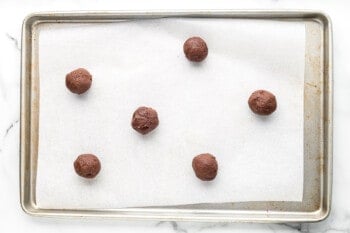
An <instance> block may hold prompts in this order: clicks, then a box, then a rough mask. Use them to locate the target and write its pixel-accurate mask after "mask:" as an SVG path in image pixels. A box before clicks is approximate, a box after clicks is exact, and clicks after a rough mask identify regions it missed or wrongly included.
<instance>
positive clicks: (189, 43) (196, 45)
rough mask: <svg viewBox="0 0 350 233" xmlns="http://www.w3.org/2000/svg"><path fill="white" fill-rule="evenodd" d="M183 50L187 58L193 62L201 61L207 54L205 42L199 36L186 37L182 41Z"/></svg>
mask: <svg viewBox="0 0 350 233" xmlns="http://www.w3.org/2000/svg"><path fill="white" fill-rule="evenodd" d="M183 50H184V53H185V55H186V57H187V59H188V60H190V61H194V62H201V61H203V60H204V59H205V58H206V57H207V55H208V47H207V44H206V43H205V41H204V40H203V39H202V38H200V37H191V38H189V39H187V40H186V41H185V43H184V46H183Z"/></svg>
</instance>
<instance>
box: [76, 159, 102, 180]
mask: <svg viewBox="0 0 350 233" xmlns="http://www.w3.org/2000/svg"><path fill="white" fill-rule="evenodd" d="M74 169H75V172H76V173H77V174H78V175H79V176H81V177H84V178H88V179H91V178H94V177H95V176H97V174H98V173H99V172H100V170H101V163H100V160H98V158H97V157H96V156H95V155H93V154H82V155H79V156H78V158H77V159H76V160H75V161H74Z"/></svg>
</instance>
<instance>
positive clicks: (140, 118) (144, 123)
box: [131, 107, 159, 134]
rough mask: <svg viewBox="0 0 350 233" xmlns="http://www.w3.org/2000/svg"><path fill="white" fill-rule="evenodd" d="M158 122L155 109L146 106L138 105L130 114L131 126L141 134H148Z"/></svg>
mask: <svg viewBox="0 0 350 233" xmlns="http://www.w3.org/2000/svg"><path fill="white" fill-rule="evenodd" d="M158 124H159V120H158V114H157V112H156V110H154V109H153V108H148V107H139V108H138V109H136V111H135V112H134V114H133V115H132V121H131V126H132V127H133V128H134V130H136V131H137V132H139V133H141V134H148V133H149V132H151V131H152V130H154V129H155V128H157V126H158Z"/></svg>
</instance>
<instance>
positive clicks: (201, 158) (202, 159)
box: [192, 154, 218, 181]
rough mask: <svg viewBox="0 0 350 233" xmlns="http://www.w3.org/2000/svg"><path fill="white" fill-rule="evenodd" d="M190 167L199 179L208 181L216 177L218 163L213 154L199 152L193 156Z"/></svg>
mask: <svg viewBox="0 0 350 233" xmlns="http://www.w3.org/2000/svg"><path fill="white" fill-rule="evenodd" d="M192 168H193V170H194V173H195V174H196V176H197V177H198V178H199V179H201V180H203V181H210V180H213V179H214V178H215V177H216V174H217V172H218V163H217V162H216V159H215V157H214V156H213V155H211V154H200V155H197V156H196V157H194V158H193V160H192Z"/></svg>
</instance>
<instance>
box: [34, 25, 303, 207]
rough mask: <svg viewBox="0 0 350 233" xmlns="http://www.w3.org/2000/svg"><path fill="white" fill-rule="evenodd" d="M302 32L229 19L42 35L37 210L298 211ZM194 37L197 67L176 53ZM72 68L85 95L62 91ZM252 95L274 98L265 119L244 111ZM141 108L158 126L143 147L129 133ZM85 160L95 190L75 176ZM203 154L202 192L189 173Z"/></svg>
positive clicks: (64, 28) (48, 29)
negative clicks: (208, 160)
mask: <svg viewBox="0 0 350 233" xmlns="http://www.w3.org/2000/svg"><path fill="white" fill-rule="evenodd" d="M304 30H305V29H304V24H303V23H301V22H276V21H262V20H259V21H255V20H236V19H235V20H230V19H215V20H213V19H211V20H205V19H162V20H146V21H123V22H119V23H111V24H60V25H55V26H54V25H53V24H45V25H42V26H41V30H40V36H39V59H40V62H39V64H40V65H39V71H40V124H39V156H38V158H39V161H38V173H37V192H36V195H37V204H38V206H40V207H42V208H75V207H79V208H116V207H128V206H156V205H177V204H192V203H216V202H237V201H301V200H302V193H303V188H302V187H303V75H304V50H305V48H304V43H305V38H304V37H305V35H304V34H305V32H304ZM192 35H200V36H201V37H203V38H204V39H205V40H206V41H207V43H208V46H209V56H208V58H207V59H206V61H205V62H204V63H202V64H197V65H195V64H192V63H190V62H188V61H187V60H186V59H185V58H184V55H183V53H182V44H183V42H184V41H185V40H186V39H187V38H188V37H190V36H192ZM77 67H85V68H87V69H88V70H89V71H90V72H91V73H92V75H93V86H92V88H91V90H89V92H88V93H87V94H86V95H83V96H75V95H72V94H71V93H70V92H69V91H67V90H66V88H65V86H64V77H65V74H66V73H68V72H69V71H70V70H72V69H75V68H77ZM260 88H264V89H267V90H270V91H272V92H274V93H275V94H276V96H277V99H278V110H277V111H276V112H275V113H274V114H273V115H272V116H270V117H257V116H255V115H254V114H252V113H251V112H250V110H249V108H248V107H247V98H248V97H249V95H250V93H251V92H252V91H254V90H255V89H260ZM140 105H146V106H152V107H154V108H155V109H157V111H158V113H159V117H160V126H159V128H158V129H157V130H156V131H155V132H153V133H152V134H150V135H147V136H146V137H143V136H141V135H138V134H137V133H135V132H134V131H133V130H132V129H131V127H130V119H131V115H132V112H133V111H134V109H135V108H137V107H138V106H140ZM88 152H91V153H94V154H96V155H98V156H99V157H100V159H101V161H102V171H101V173H100V174H99V176H98V178H97V179H96V180H93V181H86V180H83V179H81V178H80V177H77V176H76V174H75V173H74V170H73V167H72V163H73V161H74V159H75V157H76V156H77V155H78V154H81V153H88ZM204 152H210V153H213V154H214V155H215V156H216V157H217V160H218V162H219V174H218V176H217V178H216V179H215V181H213V182H209V183H204V182H201V181H199V180H197V179H196V178H195V176H194V175H193V171H192V168H191V161H192V158H193V156H195V155H196V154H199V153H204Z"/></svg>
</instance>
